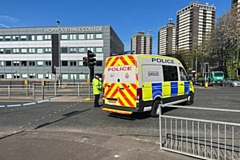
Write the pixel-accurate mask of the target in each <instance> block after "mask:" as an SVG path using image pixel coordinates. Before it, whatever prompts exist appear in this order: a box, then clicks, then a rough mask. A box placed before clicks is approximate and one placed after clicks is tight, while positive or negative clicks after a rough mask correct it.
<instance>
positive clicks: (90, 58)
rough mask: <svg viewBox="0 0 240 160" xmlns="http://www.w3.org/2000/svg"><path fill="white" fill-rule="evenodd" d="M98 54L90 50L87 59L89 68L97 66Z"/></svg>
mask: <svg viewBox="0 0 240 160" xmlns="http://www.w3.org/2000/svg"><path fill="white" fill-rule="evenodd" d="M95 57H96V54H95V53H93V52H92V51H90V50H88V53H87V59H88V66H89V67H91V66H95V65H96V58H95Z"/></svg>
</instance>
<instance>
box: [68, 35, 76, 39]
mask: <svg viewBox="0 0 240 160" xmlns="http://www.w3.org/2000/svg"><path fill="white" fill-rule="evenodd" d="M69 38H70V39H71V40H75V39H77V35H76V34H70V35H69Z"/></svg>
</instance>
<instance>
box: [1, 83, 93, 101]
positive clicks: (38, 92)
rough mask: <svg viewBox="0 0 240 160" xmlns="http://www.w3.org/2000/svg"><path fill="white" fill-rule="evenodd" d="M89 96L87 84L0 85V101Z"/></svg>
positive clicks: (89, 88)
mask: <svg viewBox="0 0 240 160" xmlns="http://www.w3.org/2000/svg"><path fill="white" fill-rule="evenodd" d="M66 95H71V96H89V97H90V96H91V95H92V93H91V86H90V85H89V84H87V83H62V84H61V86H60V87H59V85H58V84H57V83H46V84H44V85H42V83H32V84H28V85H0V99H12V98H30V99H36V98H37V99H44V98H49V97H56V96H66Z"/></svg>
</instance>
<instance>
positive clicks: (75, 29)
mask: <svg viewBox="0 0 240 160" xmlns="http://www.w3.org/2000/svg"><path fill="white" fill-rule="evenodd" d="M99 31H102V26H92V27H61V28H60V27H55V28H45V32H48V33H72V32H99Z"/></svg>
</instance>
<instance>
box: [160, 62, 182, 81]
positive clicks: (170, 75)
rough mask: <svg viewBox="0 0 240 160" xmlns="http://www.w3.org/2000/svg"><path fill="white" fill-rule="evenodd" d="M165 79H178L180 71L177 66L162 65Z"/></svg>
mask: <svg viewBox="0 0 240 160" xmlns="http://www.w3.org/2000/svg"><path fill="white" fill-rule="evenodd" d="M162 67H163V76H164V81H178V71H177V67H176V66H164V65H163V66H162Z"/></svg>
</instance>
